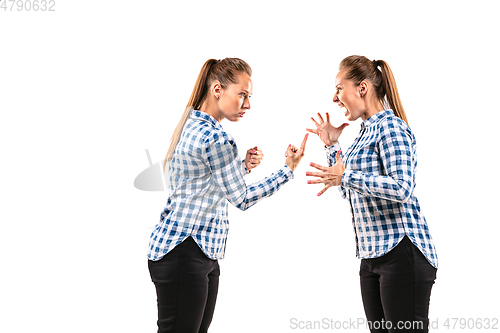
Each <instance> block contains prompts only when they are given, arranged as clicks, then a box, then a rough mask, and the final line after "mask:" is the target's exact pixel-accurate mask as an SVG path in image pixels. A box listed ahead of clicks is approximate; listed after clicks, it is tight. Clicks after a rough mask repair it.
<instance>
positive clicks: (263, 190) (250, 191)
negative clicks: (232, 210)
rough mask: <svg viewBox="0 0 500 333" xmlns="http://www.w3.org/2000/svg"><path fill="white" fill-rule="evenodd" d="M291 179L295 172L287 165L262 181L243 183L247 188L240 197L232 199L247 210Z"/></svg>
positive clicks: (239, 207) (239, 206)
mask: <svg viewBox="0 0 500 333" xmlns="http://www.w3.org/2000/svg"><path fill="white" fill-rule="evenodd" d="M291 179H293V172H292V170H291V169H290V168H289V167H288V166H286V165H285V166H283V167H282V168H281V169H279V170H278V171H276V172H274V173H273V174H271V175H270V176H268V177H266V178H264V179H262V180H261V181H258V182H255V183H253V184H250V185H248V186H246V185H243V184H242V185H243V186H244V187H245V190H244V191H242V192H241V195H240V197H238V198H237V199H236V200H233V201H231V200H230V201H231V203H232V204H233V205H234V206H235V207H237V208H238V209H241V210H247V209H248V208H250V207H252V206H253V205H255V204H256V203H257V202H259V201H260V200H262V199H264V198H267V197H270V196H271V195H273V194H274V193H276V192H277V191H278V190H279V189H280V188H281V186H283V184H285V183H287V182H288V181H289V180H291Z"/></svg>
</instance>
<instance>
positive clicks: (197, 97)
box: [163, 58, 252, 172]
mask: <svg viewBox="0 0 500 333" xmlns="http://www.w3.org/2000/svg"><path fill="white" fill-rule="evenodd" d="M239 73H246V74H248V75H249V76H252V69H251V68H250V66H249V65H248V64H247V63H246V62H245V61H243V60H241V59H238V58H225V59H222V60H215V59H209V60H207V61H206V62H205V63H204V64H203V66H202V67H201V70H200V73H199V74H198V78H197V79H196V83H195V85H194V88H193V91H192V92H191V96H190V97H189V102H188V103H187V105H186V109H185V110H184V113H183V114H182V116H181V119H180V121H179V123H178V124H177V127H176V128H175V130H174V133H173V134H172V137H171V139H170V146H169V147H168V151H167V155H166V156H165V162H164V163H163V172H165V167H166V165H167V163H168V162H170V160H171V159H172V156H173V155H174V151H175V148H176V147H177V144H178V143H179V140H180V138H181V134H182V130H183V129H184V125H186V122H187V120H188V119H189V116H190V115H191V111H192V110H193V109H194V110H199V109H200V108H201V106H202V105H203V102H204V101H205V99H206V97H207V94H208V90H209V89H210V85H211V84H212V83H213V82H215V81H218V82H219V83H220V85H221V87H222V88H224V87H225V86H227V85H228V84H231V83H237V78H236V76H237V74H239Z"/></svg>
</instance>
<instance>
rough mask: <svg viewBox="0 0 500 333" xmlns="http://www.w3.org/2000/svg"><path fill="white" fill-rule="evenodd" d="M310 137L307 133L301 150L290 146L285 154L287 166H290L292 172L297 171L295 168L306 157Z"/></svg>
mask: <svg viewBox="0 0 500 333" xmlns="http://www.w3.org/2000/svg"><path fill="white" fill-rule="evenodd" d="M308 136H309V134H308V133H306V135H305V136H304V140H302V144H301V145H300V148H299V149H297V148H296V147H295V146H294V145H289V146H288V148H287V150H286V152H285V156H286V160H285V164H286V165H288V166H289V167H290V169H292V171H295V168H296V167H297V165H299V163H300V160H301V159H302V157H304V151H305V150H306V142H307V137H308Z"/></svg>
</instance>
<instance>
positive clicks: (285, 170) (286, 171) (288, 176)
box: [278, 164, 294, 181]
mask: <svg viewBox="0 0 500 333" xmlns="http://www.w3.org/2000/svg"><path fill="white" fill-rule="evenodd" d="M278 172H279V173H282V174H283V175H284V176H285V178H286V180H287V181H288V180H290V179H293V176H294V175H293V171H292V169H291V168H290V167H289V166H288V165H286V164H285V165H284V166H283V167H282V168H281V169H279V170H278Z"/></svg>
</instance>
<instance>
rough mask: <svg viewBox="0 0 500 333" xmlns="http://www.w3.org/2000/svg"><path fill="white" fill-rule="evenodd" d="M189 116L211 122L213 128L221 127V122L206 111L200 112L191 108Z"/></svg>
mask: <svg viewBox="0 0 500 333" xmlns="http://www.w3.org/2000/svg"><path fill="white" fill-rule="evenodd" d="M191 118H192V119H197V120H201V121H206V122H207V123H209V124H211V125H212V126H213V127H215V128H218V129H223V128H222V126H221V124H220V123H219V122H218V121H217V120H216V119H215V118H214V117H212V116H211V115H209V114H208V113H205V112H202V111H199V110H191Z"/></svg>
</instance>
